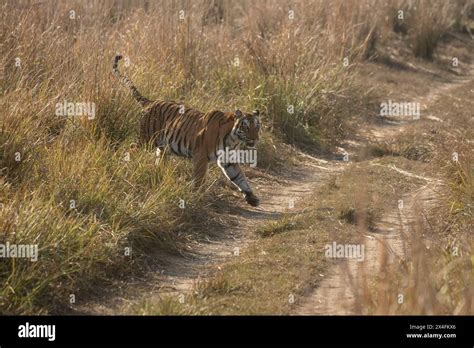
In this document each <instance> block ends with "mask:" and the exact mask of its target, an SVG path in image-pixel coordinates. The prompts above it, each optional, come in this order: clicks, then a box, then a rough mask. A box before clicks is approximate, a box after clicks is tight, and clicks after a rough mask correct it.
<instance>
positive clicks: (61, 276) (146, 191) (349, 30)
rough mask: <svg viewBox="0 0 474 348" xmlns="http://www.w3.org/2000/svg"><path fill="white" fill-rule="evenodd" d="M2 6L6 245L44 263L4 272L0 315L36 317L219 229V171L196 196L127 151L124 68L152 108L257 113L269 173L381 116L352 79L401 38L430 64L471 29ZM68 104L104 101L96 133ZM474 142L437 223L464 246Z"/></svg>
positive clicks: (387, 19) (174, 9)
mask: <svg viewBox="0 0 474 348" xmlns="http://www.w3.org/2000/svg"><path fill="white" fill-rule="evenodd" d="M0 8H1V11H0V17H1V24H0V69H1V70H0V74H1V80H0V110H1V111H0V203H1V204H2V205H1V208H0V242H1V243H5V242H6V241H9V242H10V243H17V244H32V243H34V244H38V245H39V249H40V251H39V252H40V258H39V260H38V261H37V262H30V261H29V260H23V259H15V258H11V259H3V260H1V261H0V312H1V313H3V314H30V313H54V312H63V311H67V307H68V305H69V298H70V297H69V295H70V294H80V293H85V292H87V291H88V290H90V289H92V288H94V287H96V286H97V284H107V282H108V281H110V280H111V279H112V278H115V277H119V276H122V275H127V274H130V273H131V272H137V271H139V270H140V265H141V263H142V262H143V261H145V260H146V259H147V257H150V258H153V259H155V260H158V261H159V260H160V258H163V257H165V255H166V253H183V252H184V250H185V246H186V244H187V241H189V240H193V239H194V240H195V239H198V238H200V237H202V234H203V233H211V232H203V231H211V230H212V231H215V230H216V229H218V228H220V227H219V224H218V223H217V222H216V221H215V220H214V219H213V218H212V215H213V209H212V204H213V202H214V199H213V197H215V196H216V195H219V194H220V193H221V192H222V190H223V189H222V188H221V187H219V185H216V184H215V182H216V180H217V179H216V178H217V177H218V174H217V173H216V172H212V173H211V177H210V178H209V180H208V182H207V183H208V187H207V190H206V191H205V192H203V193H196V192H193V191H192V190H191V188H190V183H191V181H190V180H189V176H190V170H189V164H188V163H187V162H185V161H181V160H177V159H170V161H167V162H161V163H159V164H157V163H156V158H155V155H154V154H153V153H150V152H147V151H145V150H144V149H137V148H135V147H134V146H133V143H135V142H136V140H137V130H138V127H137V125H138V120H139V118H140V109H139V107H138V106H137V105H136V103H135V102H134V100H133V99H132V98H131V97H130V96H129V95H128V93H127V91H125V90H123V89H122V88H120V87H119V86H118V84H117V82H116V81H115V80H114V79H113V77H112V76H111V64H112V60H113V57H114V56H115V54H117V53H121V54H123V55H124V56H125V57H127V58H128V59H129V61H130V66H128V67H124V68H123V69H124V71H126V73H127V74H128V75H129V76H130V77H131V78H132V80H133V81H134V82H135V84H136V85H137V86H138V87H139V88H140V90H141V91H142V93H143V94H144V95H146V96H149V97H151V98H156V99H174V100H180V101H183V102H184V103H185V104H186V105H189V106H192V107H195V108H198V109H201V110H204V111H206V110H211V109H215V108H220V109H223V110H233V109H235V108H240V109H245V110H252V109H254V108H259V109H260V110H263V111H264V113H265V116H264V123H265V125H266V128H265V131H264V135H263V141H262V144H261V145H260V147H259V151H260V152H259V158H262V161H261V163H260V165H261V166H262V167H264V168H267V169H268V168H270V169H272V166H274V165H275V164H276V163H282V162H283V163H284V162H285V160H286V158H285V157H284V156H283V155H282V154H281V153H280V152H279V151H278V150H279V146H280V144H281V143H283V142H285V143H289V144H292V145H295V146H297V147H300V148H302V149H304V150H306V151H311V152H317V153H329V152H330V151H331V150H332V148H333V147H334V146H335V145H337V144H339V142H340V141H341V140H342V139H344V138H345V137H346V136H347V135H348V134H349V133H350V132H351V130H352V129H354V127H355V125H357V124H358V123H359V122H360V121H361V120H365V119H367V117H371V116H373V115H374V113H375V112H376V111H377V110H376V105H377V104H376V103H375V102H374V100H375V96H374V95H373V94H372V93H371V90H370V89H369V88H367V87H366V86H360V85H359V84H358V83H356V81H355V80H354V67H355V66H356V65H357V63H359V62H362V61H364V60H368V59H376V57H377V56H380V55H381V52H383V50H384V47H385V45H386V44H387V42H390V40H391V39H392V38H393V36H394V35H396V36H397V37H398V38H399V39H400V40H402V42H403V43H404V44H405V45H406V47H407V48H409V49H410V50H412V51H413V53H414V55H416V56H419V57H422V58H426V59H433V56H434V55H435V52H436V47H437V44H438V42H439V40H440V39H441V38H442V37H443V35H444V34H445V33H446V32H447V31H448V30H458V31H469V30H470V28H469V27H468V26H466V24H465V23H466V19H467V17H468V15H469V13H470V12H469V11H472V1H456V2H445V1H441V0H440V1H423V0H420V1H397V0H390V1H385V2H380V1H376V0H363V1H330V2H329V1H320V2H313V1H312V2H309V1H286V0H285V1H283V0H282V1H278V2H277V3H275V2H273V1H258V2H255V1H250V0H241V1H235V2H234V1H232V2H231V1H224V0H221V1H219V0H212V1H156V2H155V1H146V0H145V1H118V2H113V1H100V2H86V1H58V2H48V1H46V2H39V1H9V0H3V1H0ZM400 9H402V10H404V13H405V15H406V18H405V20H400V19H397V15H398V10H400ZM71 11H73V12H71ZM180 11H183V12H180ZM292 11H294V12H292ZM471 14H472V12H471ZM293 15H294V18H293ZM180 16H182V18H180ZM345 63H347V64H345ZM63 101H68V102H93V103H95V105H96V115H95V119H93V120H88V119H87V118H79V117H63V116H57V115H56V114H55V108H56V107H55V105H56V103H58V102H63ZM467 139H470V140H472V137H471V135H469V136H468V137H467V138H465V139H464V138H461V137H457V138H456V140H455V141H457V142H459V146H457V148H461V147H462V146H465V150H462V151H461V150H460V151H459V152H460V153H461V154H462V155H461V156H460V161H459V163H458V164H456V166H455V167H453V165H451V166H450V167H449V168H447V170H448V171H449V173H450V174H449V175H450V176H451V177H453V178H455V179H454V180H453V181H452V186H451V190H450V191H447V194H448V196H447V197H449V198H447V199H446V207H448V206H449V207H450V208H449V209H447V210H443V212H442V214H443V216H446V217H449V218H447V219H448V220H449V221H451V222H450V225H449V226H450V228H455V229H456V230H457V231H458V232H457V233H459V234H460V235H462V234H463V233H464V234H466V233H468V232H469V231H468V230H469V226H470V225H469V224H471V220H469V219H472V192H473V189H472V187H473V185H472V184H473V183H472V173H473V172H472V164H473V162H472V152H470V151H469V150H470V148H469V145H466V144H467V142H464V140H466V141H467ZM453 141H454V140H453ZM463 144H464V145H463ZM452 146H453V145H451V147H452ZM448 148H449V146H448ZM282 157H283V158H282ZM269 159H271V160H269ZM288 162H289V161H288ZM453 173H456V175H453ZM227 191H229V190H227ZM228 193H229V195H232V193H230V191H229V192H228ZM234 198H235V197H234ZM180 199H183V200H184V201H185V202H186V209H184V210H183V209H180V208H179V206H178V202H179V200H180ZM71 204H72V205H71ZM448 220H445V221H448ZM471 225H472V224H471ZM210 226H212V227H213V228H212V229H211V228H210ZM275 228H276V229H278V231H276V230H274V229H273V228H267V229H262V230H261V233H262V234H263V235H265V236H266V238H267V237H268V238H269V239H271V238H280V239H284V238H285V237H286V236H287V234H286V233H285V231H286V230H287V228H288V224H287V223H286V222H283V223H282V224H280V225H278V224H277V226H276V227H275ZM440 228H441V227H440ZM443 230H444V231H445V230H446V229H445V228H444V227H443ZM279 232H283V233H279ZM295 238H296V237H295ZM268 243H270V242H268ZM125 248H131V250H132V256H127V255H125V253H124V250H125ZM466 250H467V251H466V252H470V250H471V249H466ZM294 253H295V255H297V254H298V253H297V251H294ZM308 257H309V256H308ZM312 260H313V259H312ZM313 261H314V260H313ZM420 262H421V261H420ZM422 262H431V259H429V258H428V259H426V260H425V259H424V260H422ZM287 282H291V278H289V280H287V281H285V282H284V283H285V284H284V286H289V285H288V284H287ZM426 286H431V285H430V284H426ZM282 291H283V290H282ZM285 291H286V290H285ZM208 293H209V292H208ZM262 311H265V310H264V309H262Z"/></svg>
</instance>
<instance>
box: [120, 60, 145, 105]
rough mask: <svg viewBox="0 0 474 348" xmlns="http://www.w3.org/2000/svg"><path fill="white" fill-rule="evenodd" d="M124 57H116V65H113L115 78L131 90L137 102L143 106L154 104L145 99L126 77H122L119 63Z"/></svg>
mask: <svg viewBox="0 0 474 348" xmlns="http://www.w3.org/2000/svg"><path fill="white" fill-rule="evenodd" d="M122 58H123V57H122V56H121V55H117V56H115V60H114V65H113V71H114V74H115V76H116V77H117V78H118V79H119V81H120V83H121V84H122V85H123V86H125V87H127V88H129V89H130V90H131V91H132V95H133V97H134V98H135V100H136V101H137V102H139V103H140V104H141V105H142V106H147V105H149V104H151V103H152V101H151V100H150V99H148V98H146V97H144V96H143V95H142V94H141V93H140V92H139V91H138V89H137V87H135V85H134V84H133V82H132V81H131V80H130V79H129V78H128V77H127V76H125V75H122V73H121V72H120V71H119V69H118V62H119V61H120V60H121V59H122Z"/></svg>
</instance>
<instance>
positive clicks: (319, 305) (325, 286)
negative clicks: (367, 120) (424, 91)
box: [294, 78, 472, 315]
mask: <svg viewBox="0 0 474 348" xmlns="http://www.w3.org/2000/svg"><path fill="white" fill-rule="evenodd" d="M469 81H472V79H471V78H462V79H458V80H456V81H454V82H453V83H446V84H444V85H442V86H441V87H440V88H437V89H435V90H433V91H432V92H431V93H429V94H428V95H426V96H423V97H421V98H419V99H418V100H417V101H418V102H419V103H420V104H421V110H426V108H427V107H428V106H429V105H430V104H431V103H433V102H434V101H436V99H437V98H438V97H439V96H441V95H443V94H446V93H449V92H450V91H451V90H452V89H454V88H456V87H459V85H461V84H464V83H467V82H469ZM422 115H423V113H422ZM423 117H425V118H426V119H429V120H431V121H435V122H443V119H442V117H441V116H440V115H423ZM416 121H417V120H413V119H398V120H389V121H387V122H386V123H384V124H379V125H376V126H373V127H370V128H368V129H366V130H364V131H363V133H364V132H365V134H369V135H370V136H372V137H374V138H376V139H378V140H384V139H389V138H391V137H393V136H394V135H395V134H396V133H398V132H403V131H404V130H405V126H406V125H407V124H409V123H411V122H416ZM378 161H379V160H378V159H375V160H373V161H371V162H370V165H374V166H380V165H381V164H379V163H378ZM388 168H390V169H391V170H394V171H396V172H397V173H399V174H400V175H404V176H408V177H414V178H417V179H422V180H424V181H426V184H425V185H424V186H423V187H421V188H419V189H417V190H415V191H412V192H410V193H408V194H406V195H405V196H404V197H403V198H402V200H401V201H402V202H401V204H399V207H398V208H397V209H394V210H391V211H389V212H387V213H386V214H385V215H384V216H383V217H382V219H381V220H380V221H379V222H378V223H377V224H376V226H375V229H373V231H370V232H369V231H366V233H365V235H364V238H363V240H362V241H361V243H362V244H363V245H364V247H365V258H364V260H363V261H357V260H356V259H344V260H343V261H340V262H338V263H337V264H335V265H334V266H333V267H332V269H331V270H330V271H329V275H327V276H326V277H325V278H324V280H323V281H322V282H321V284H320V286H319V287H318V288H316V289H314V290H313V291H312V292H311V293H310V294H308V295H307V296H306V297H304V298H303V299H301V300H300V303H299V306H298V307H297V308H296V310H295V312H294V313H295V314H297V315H314V314H322V315H351V314H352V315H354V314H368V313H367V311H366V309H365V308H361V306H359V305H358V303H362V301H358V300H357V299H358V298H360V297H361V296H363V293H362V288H363V286H362V284H367V279H372V278H374V275H377V274H380V272H381V271H382V270H383V268H384V267H387V264H386V263H385V261H384V255H388V263H393V262H398V261H399V260H400V259H402V258H403V257H404V255H405V250H406V247H407V246H406V245H404V244H403V239H402V234H403V233H410V229H411V228H412V226H413V223H414V222H415V221H416V220H417V219H419V218H420V217H421V216H422V212H423V210H426V209H427V208H429V207H430V206H431V205H432V204H433V202H434V201H435V200H436V192H438V186H439V184H440V183H439V182H438V181H437V180H436V179H434V178H427V177H423V176H420V175H417V174H415V173H410V172H407V171H405V170H402V169H399V168H397V167H394V166H390V167H388Z"/></svg>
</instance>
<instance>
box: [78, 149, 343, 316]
mask: <svg viewBox="0 0 474 348" xmlns="http://www.w3.org/2000/svg"><path fill="white" fill-rule="evenodd" d="M300 156H301V157H302V158H303V160H302V163H301V164H300V165H298V166H296V167H294V168H293V169H290V170H288V171H286V172H285V173H282V174H281V175H278V178H274V179H275V180H272V178H270V180H269V179H268V178H266V179H262V178H254V179H252V182H253V185H254V187H255V191H256V192H257V193H258V195H259V196H260V198H261V205H260V206H259V207H257V208H252V207H250V206H248V205H246V204H245V203H243V204H239V205H236V206H235V210H234V211H233V212H232V214H233V218H236V219H237V221H238V224H237V225H236V226H235V227H234V228H230V229H228V230H226V231H225V234H223V235H220V236H217V237H214V238H212V239H211V238H209V239H208V240H207V241H204V242H195V244H194V245H191V246H190V249H191V250H192V251H190V252H189V254H187V256H173V257H169V258H168V259H167V265H165V266H163V268H162V269H157V270H153V271H151V272H149V274H148V275H147V277H146V279H137V280H131V281H128V282H127V284H122V285H119V286H121V287H123V290H122V291H121V293H122V295H120V296H117V295H112V296H106V298H105V299H103V298H101V299H100V302H99V301H94V302H89V303H86V304H84V305H82V306H77V307H76V308H75V312H76V313H81V314H99V315H100V314H105V315H113V314H123V313H128V312H130V313H133V312H134V310H133V305H134V304H135V303H137V302H138V301H141V300H143V299H146V301H147V302H148V303H155V302H158V301H160V300H162V299H163V298H166V297H167V296H171V297H173V296H174V297H176V298H178V300H179V297H180V296H182V295H186V294H189V293H190V292H191V291H192V290H193V288H194V286H195V285H196V283H197V282H198V281H201V280H203V279H206V278H207V277H209V276H211V275H213V274H214V273H215V271H216V270H218V269H219V265H220V264H222V263H223V262H224V261H225V260H227V259H228V258H231V257H235V256H236V255H238V254H239V253H240V252H242V251H243V250H245V248H246V247H247V246H248V245H249V244H250V243H252V242H254V241H255V239H256V234H255V230H256V229H257V228H258V227H259V226H262V225H263V224H266V223H268V222H270V221H272V220H277V219H279V218H280V217H281V216H282V214H283V213H285V212H295V213H296V212H298V210H299V209H300V208H299V206H301V204H299V203H300V202H302V201H304V199H305V198H306V197H308V196H310V195H311V193H312V192H314V190H315V188H316V187H317V186H318V185H321V184H323V183H325V182H326V181H327V179H328V177H329V176H330V175H331V174H333V173H335V172H337V171H339V170H342V169H343V167H344V165H345V163H343V162H340V161H326V160H322V159H317V158H314V157H311V156H309V155H306V154H300Z"/></svg>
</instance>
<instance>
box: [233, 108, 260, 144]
mask: <svg viewBox="0 0 474 348" xmlns="http://www.w3.org/2000/svg"><path fill="white" fill-rule="evenodd" d="M235 116H236V122H235V125H234V134H235V135H236V136H237V138H238V139H239V140H240V141H241V142H242V143H244V144H245V145H247V146H248V147H255V146H257V143H258V140H259V137H260V128H261V124H260V112H259V111H258V110H254V111H253V112H252V113H243V112H242V111H240V110H237V111H236V112H235Z"/></svg>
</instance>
